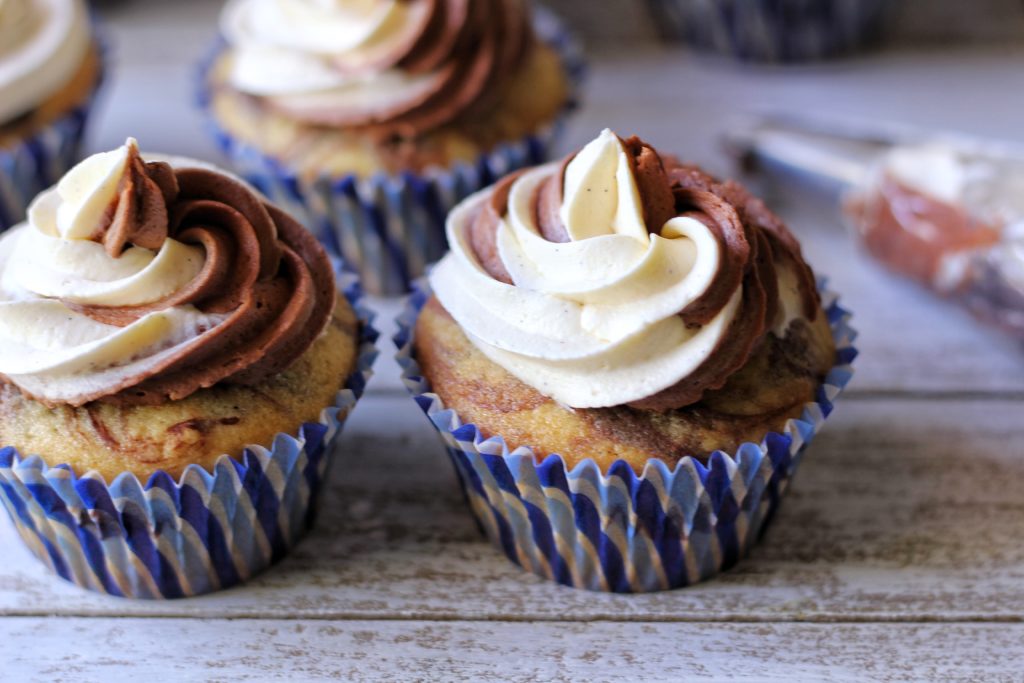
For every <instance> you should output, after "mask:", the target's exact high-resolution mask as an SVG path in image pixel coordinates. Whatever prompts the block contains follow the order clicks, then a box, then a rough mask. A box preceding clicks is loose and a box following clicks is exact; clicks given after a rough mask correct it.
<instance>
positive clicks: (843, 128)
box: [724, 114, 1024, 340]
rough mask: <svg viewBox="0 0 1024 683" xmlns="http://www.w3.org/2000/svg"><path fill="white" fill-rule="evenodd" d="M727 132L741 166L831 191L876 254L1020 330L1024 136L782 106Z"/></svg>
mask: <svg viewBox="0 0 1024 683" xmlns="http://www.w3.org/2000/svg"><path fill="white" fill-rule="evenodd" d="M724 142H725V146H726V149H727V150H728V151H729V153H730V154H731V155H732V156H733V157H734V158H735V159H736V160H737V161H738V162H739V163H740V164H741V165H742V166H743V168H744V169H745V170H747V171H752V172H759V173H766V174H769V175H772V176H781V177H783V178H785V179H786V180H790V181H795V182H799V183H802V184H805V185H811V186H814V187H816V188H817V189H820V190H822V191H827V192H830V193H832V194H836V195H838V197H839V204H840V207H841V210H842V213H843V215H844V217H845V219H846V222H847V224H848V225H849V226H850V227H851V229H852V231H853V233H854V235H855V236H856V238H857V240H858V241H859V242H860V243H861V244H862V245H863V246H864V247H865V249H866V250H867V251H868V253H870V254H871V255H872V256H873V257H874V258H875V259H877V260H878V261H880V262H881V263H882V264H884V265H885V266H886V267H888V268H889V269H891V270H893V271H895V272H897V273H899V274H901V275H904V276H906V277H909V278H911V279H913V280H916V281H917V282H919V283H921V284H923V285H924V286H926V287H928V288H929V289H931V290H932V291H934V292H936V293H937V294H939V295H940V296H942V297H944V298H946V299H949V300H950V301H953V302H955V303H957V304H959V305H961V306H963V307H965V308H966V309H968V310H969V311H970V312H971V313H972V314H974V315H975V316H976V317H977V318H979V319H980V320H983V321H985V322H987V323H990V324H993V325H995V326H997V327H999V328H1001V329H1003V330H1005V331H1006V332H1008V333H1010V334H1011V335H1014V336H1015V337H1017V338H1018V339H1021V340H1024V146H1021V145H1019V144H1015V143H1010V142H1000V141H996V140H985V139H980V138H973V137H969V136H965V135H958V134H951V133H941V132H929V131H925V130H921V129H919V128H913V127H910V126H901V125H895V124H878V123H864V122H856V121H843V120H835V119H829V120H824V119H815V118H809V117H800V116H795V115H781V114H779V115H773V114H765V115H761V116H756V117H752V118H749V119H746V120H743V121H740V122H739V123H738V125H735V126H733V127H732V128H731V129H730V132H729V133H727V135H726V136H725V140H724Z"/></svg>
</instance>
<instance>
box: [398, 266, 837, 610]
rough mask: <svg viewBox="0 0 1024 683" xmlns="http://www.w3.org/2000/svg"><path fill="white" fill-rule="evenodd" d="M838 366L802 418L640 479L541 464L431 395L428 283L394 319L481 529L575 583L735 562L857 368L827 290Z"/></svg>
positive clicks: (410, 377) (647, 587)
mask: <svg viewBox="0 0 1024 683" xmlns="http://www.w3.org/2000/svg"><path fill="white" fill-rule="evenodd" d="M822 293H823V299H824V308H825V311H826V314H827V315H828V320H829V323H830V326H831V329H832V334H833V336H834V338H835V342H836V349H837V351H836V363H835V366H834V367H833V368H832V369H831V370H830V371H829V373H828V375H827V376H826V378H825V381H824V383H823V384H822V386H821V387H819V389H818V392H817V398H816V400H815V401H813V402H811V403H808V404H806V405H805V406H804V409H803V414H802V415H801V417H800V419H796V420H790V421H789V422H787V424H786V426H785V429H784V430H783V432H782V433H781V434H779V433H774V432H773V433H769V434H767V435H766V436H765V437H764V439H763V440H762V441H761V443H760V444H755V443H745V444H742V445H741V446H740V447H739V448H738V449H737V450H736V452H735V453H731V454H730V453H724V452H721V451H716V452H715V453H713V454H712V455H711V457H710V459H709V460H708V462H707V464H703V463H701V462H700V461H699V460H697V459H695V458H692V457H685V458H683V459H682V460H681V461H680V462H679V463H678V464H677V465H676V466H675V467H671V466H670V465H669V464H667V463H666V462H664V461H662V460H657V459H652V460H649V461H648V462H647V464H646V466H645V467H644V470H643V473H642V474H641V475H640V476H637V475H636V474H635V472H634V471H633V469H632V468H631V467H630V466H629V465H628V464H627V463H626V462H624V461H621V460H620V461H617V462H615V463H613V464H612V466H611V467H610V468H609V470H608V472H602V471H601V469H600V468H599V467H598V465H597V463H596V462H594V460H592V459H587V460H584V461H582V462H580V463H578V464H577V465H576V466H575V467H573V468H571V469H570V468H569V467H568V466H567V464H566V461H565V460H564V459H563V458H562V457H561V456H559V455H550V456H548V457H547V458H545V459H544V460H543V461H542V462H539V463H538V462H537V459H536V457H535V456H534V453H533V451H532V450H531V449H530V448H529V447H525V446H524V447H519V448H516V449H515V450H512V451H510V450H509V447H508V445H507V444H506V443H505V440H504V439H503V438H502V437H501V436H500V435H497V436H493V437H491V438H486V437H484V435H482V434H481V433H480V430H479V429H477V427H476V426H475V425H473V424H464V423H463V421H462V420H461V419H460V418H459V416H458V415H457V414H456V413H455V411H453V410H450V409H447V408H445V406H444V403H443V402H442V401H441V399H440V398H439V397H438V396H437V395H436V394H433V393H430V386H429V383H428V382H427V381H426V380H425V379H424V378H423V377H422V376H421V374H420V369H419V366H418V365H417V363H416V359H415V357H414V355H413V347H412V342H413V333H414V328H415V324H416V319H417V317H418V316H419V312H420V309H421V308H422V307H423V305H424V303H425V302H426V300H427V299H428V298H429V296H430V293H429V291H428V289H427V285H426V283H424V282H420V283H417V288H416V289H415V290H414V292H413V294H412V295H411V297H410V298H409V300H408V304H407V308H406V310H405V311H404V312H403V313H402V315H401V316H400V317H399V319H398V327H399V331H398V334H397V335H396V336H395V344H396V346H397V347H398V349H399V351H398V354H397V356H396V359H397V360H398V363H399V365H400V366H401V367H402V378H403V381H404V382H405V385H406V387H407V388H408V389H409V391H410V392H411V393H412V394H413V396H414V397H415V400H416V403H417V404H418V405H419V407H420V408H421V409H422V410H423V412H424V413H425V414H426V415H427V417H428V418H429V419H430V422H431V424H433V426H434V427H435V428H436V429H437V431H438V433H439V434H440V435H441V439H442V441H443V442H444V444H445V446H446V448H447V451H448V455H449V456H450V457H451V460H452V462H453V464H454V465H455V470H456V472H457V473H458V477H459V481H460V483H461V485H462V488H463V491H464V493H465V495H466V498H467V500H468V502H469V505H470V507H471V508H472V510H473V512H474V513H475V515H476V518H477V520H478V521H479V523H480V525H481V527H482V528H483V530H484V532H485V533H486V534H487V536H488V537H489V538H490V539H491V541H492V542H493V543H494V544H495V545H496V546H497V547H498V548H499V549H501V550H502V551H503V552H504V553H505V554H506V555H507V556H508V557H509V559H511V560H512V561H513V562H515V563H517V564H519V565H520V566H522V567H523V568H524V569H527V570H529V571H531V572H533V573H535V574H538V575H540V576H542V577H544V578H546V579H550V580H552V581H557V582H558V583H561V584H565V585H568V586H574V587H576V588H586V589H590V590H598V591H614V592H645V591H656V590H665V589H671V588H678V587H682V586H687V585H690V584H693V583H696V582H698V581H702V580H704V579H707V578H708V577H711V576H713V575H715V574H716V573H718V572H719V571H721V570H723V569H726V568H728V567H730V566H732V565H733V564H734V563H735V562H736V561H737V560H738V559H739V558H741V557H742V556H743V555H744V554H745V553H746V552H747V550H749V548H750V547H751V546H752V545H753V544H754V542H755V541H756V540H757V539H758V537H759V535H760V534H761V532H762V530H763V528H764V526H765V524H766V523H767V522H768V520H769V519H771V517H772V515H773V514H774V512H775V510H776V508H777V507H778V504H779V501H780V499H781V498H782V495H783V494H784V493H785V491H786V489H787V488H788V486H789V483H790V481H791V479H792V477H793V475H794V473H795V472H796V469H797V466H798V465H799V464H800V460H801V458H802V457H803V455H804V451H805V449H806V447H807V445H808V444H809V443H810V441H811V439H812V438H813V437H814V435H815V433H817V431H818V430H819V429H820V428H821V426H822V424H823V423H824V421H825V418H826V417H828V415H829V414H830V413H831V412H832V407H833V402H834V401H835V400H836V397H837V396H838V395H839V394H840V392H841V391H842V390H843V388H844V387H845V386H846V384H847V383H848V382H849V381H850V378H851V377H852V374H853V368H852V366H851V363H852V361H853V359H854V357H855V356H856V354H857V351H856V349H855V348H854V347H853V343H852V342H853V339H854V337H855V332H854V330H853V329H852V328H851V327H850V326H849V324H848V320H849V317H850V315H849V313H847V311H845V310H844V309H842V308H841V307H840V306H839V305H838V303H837V297H836V295H835V294H833V293H831V292H828V291H827V290H825V289H824V283H822Z"/></svg>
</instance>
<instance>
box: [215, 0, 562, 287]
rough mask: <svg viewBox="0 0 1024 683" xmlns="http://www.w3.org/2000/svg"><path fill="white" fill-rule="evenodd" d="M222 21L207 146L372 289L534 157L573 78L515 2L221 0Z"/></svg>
mask: <svg viewBox="0 0 1024 683" xmlns="http://www.w3.org/2000/svg"><path fill="white" fill-rule="evenodd" d="M222 32H223V37H224V39H225V40H226V47H224V46H222V47H221V49H218V51H217V53H216V55H215V56H214V58H213V59H212V60H211V61H210V63H209V64H208V65H206V66H204V83H203V91H204V96H203V102H204V104H205V105H206V106H207V107H208V109H209V112H210V114H211V118H212V120H213V122H214V124H215V129H216V134H217V137H218V140H219V142H220V143H221V145H222V146H223V148H224V149H225V150H226V152H227V153H228V155H229V156H230V157H231V158H232V160H233V161H234V163H235V164H236V165H237V167H238V169H239V170H240V171H241V172H242V173H243V175H245V176H246V177H247V178H248V179H249V180H250V181H251V182H253V183H254V184H256V185H257V186H258V187H260V188H261V189H262V190H264V191H265V192H266V193H267V194H268V195H269V196H271V197H272V198H273V199H275V200H276V201H278V202H280V203H283V204H285V205H287V206H288V207H290V208H291V209H292V210H294V211H302V212H304V213H305V214H306V215H307V216H308V218H309V223H310V226H309V227H311V229H313V230H314V231H316V232H317V233H318V235H319V236H320V237H322V238H324V239H325V240H327V241H329V242H330V243H332V244H334V245H335V246H337V247H338V248H340V250H341V253H342V254H343V255H344V257H345V259H346V260H347V261H348V262H349V263H351V264H353V265H354V266H356V267H357V268H358V269H359V271H360V274H361V276H362V279H363V281H364V285H365V286H366V287H367V289H368V290H370V291H373V292H376V293H399V292H402V291H405V290H407V289H408V287H409V285H410V283H411V281H412V279H413V278H415V277H417V276H419V275H421V274H422V273H423V272H424V268H425V266H426V264H427V263H430V262H432V261H434V260H436V259H437V258H439V257H440V256H441V255H442V254H443V253H444V250H445V248H446V245H445V239H444V217H445V214H446V213H447V211H448V209H450V208H451V207H452V206H453V205H454V204H455V203H456V202H458V201H459V200H460V199H462V198H463V197H465V196H466V195H468V194H469V193H471V192H474V191H476V190H478V189H480V188H482V187H484V186H486V185H487V184H489V183H490V182H491V181H492V180H493V179H494V178H495V177H499V176H501V175H503V174H504V173H506V172H508V171H510V170H514V169H516V168H520V167H523V166H527V165H531V164H534V163H537V162H539V161H541V160H543V159H544V158H545V157H546V155H547V153H548V149H549V147H550V146H551V144H552V141H553V139H554V136H555V134H556V132H557V131H558V129H559V128H560V124H561V121H562V118H563V115H564V114H565V113H566V112H567V111H568V109H569V108H570V107H571V105H572V103H573V101H574V97H575V85H576V81H577V78H578V77H579V76H580V73H581V67H580V64H579V59H578V55H577V52H576V50H575V48H574V46H573V44H572V41H571V40H570V39H569V37H568V36H567V35H566V33H565V31H564V30H563V29H562V27H561V26H560V25H559V23H558V22H557V21H556V20H555V19H554V18H553V17H551V16H550V15H548V14H543V13H535V12H532V11H531V9H530V7H529V5H528V4H527V3H526V2H525V1H524V0H479V1H474V2H466V1H465V0H409V1H406V2H398V1H396V0H373V1H370V2H351V1H346V0H334V1H331V2H323V1H314V0H231V2H229V3H228V4H227V6H226V7H225V8H224V11H223V14H222Z"/></svg>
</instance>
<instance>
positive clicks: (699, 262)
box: [430, 130, 742, 408]
mask: <svg viewBox="0 0 1024 683" xmlns="http://www.w3.org/2000/svg"><path fill="white" fill-rule="evenodd" d="M557 168H558V165H557V164H549V165H546V166H541V167H539V168H537V169H534V170H531V171H528V172H527V173H525V174H524V175H522V176H521V177H520V178H519V179H517V180H516V181H515V182H514V183H513V184H512V186H511V189H510V193H509V199H508V212H507V214H506V215H505V216H504V217H503V219H502V221H501V222H500V224H499V226H498V229H497V233H496V236H495V237H496V244H497V250H498V253H499V255H500V259H501V262H502V263H503V264H504V267H505V268H506V270H507V271H508V274H509V275H510V277H511V280H512V282H511V283H506V282H502V281H500V280H498V279H496V278H494V277H492V275H491V274H490V273H488V272H487V271H486V270H485V269H484V267H483V266H482V265H481V263H480V261H479V259H478V258H477V255H476V254H475V252H474V249H473V247H472V245H471V243H470V239H471V237H470V233H469V226H470V223H471V219H472V217H473V216H474V215H475V214H476V213H478V212H479V211H480V210H481V206H482V205H483V203H484V202H486V201H487V199H488V198H489V196H490V191H487V190H485V191H484V192H482V193H479V194H477V195H476V196H474V197H472V198H471V199H469V200H468V201H467V202H465V203H464V204H462V205H461V206H460V207H458V208H457V209H456V210H455V211H454V212H453V213H452V214H451V216H450V219H449V223H448V239H449V242H450V244H451V252H450V254H449V255H448V256H446V257H445V258H444V259H443V260H442V261H441V262H440V263H439V264H438V266H437V267H436V268H435V269H434V271H433V273H432V275H431V278H430V284H431V288H432V290H433V291H434V293H435V294H436V295H437V297H438V299H439V300H440V301H441V303H442V304H443V305H444V307H445V308H446V309H447V310H448V311H449V313H450V314H451V315H452V316H453V317H454V318H455V320H456V321H458V323H459V324H460V326H461V327H462V328H463V330H464V331H465V332H466V334H467V335H468V336H469V338H470V339H471V340H472V341H473V343H474V344H475V345H476V346H477V347H478V348H479V349H480V350H481V351H482V352H483V353H484V354H486V355H487V356H488V357H489V358H490V359H491V360H492V361H494V362H495V363H497V364H498V365H500V366H502V367H503V368H505V369H506V370H508V371H509V372H510V373H512V374H513V375H515V376H516V377H518V378H519V379H520V380H522V381H523V382H525V383H527V384H529V385H530V386H532V387H534V388H535V389H537V390H538V391H540V392H542V393H544V394H546V395H548V396H551V397H552V398H554V399H556V400H557V401H560V402H562V403H564V404H566V405H568V406H571V407H574V408H597V407H606V406H614V405H622V404H626V403H630V402H632V401H637V400H640V399H643V398H646V397H650V396H652V395H654V394H657V393H658V392H659V391H661V390H663V389H667V388H668V387H671V386H672V385H674V384H676V383H677V382H678V381H679V380H681V379H682V378H684V377H686V376H687V375H689V374H690V373H692V372H693V371H695V370H696V369H697V368H698V367H700V366H701V364H703V363H704V362H705V361H706V360H707V359H708V358H709V356H710V355H711V354H712V353H713V352H714V351H715V349H716V347H717V346H718V344H719V342H720V341H721V340H722V338H723V336H724V335H725V334H726V333H727V331H728V329H729V327H730V324H731V323H732V321H733V319H734V317H735V316H736V314H737V310H738V308H739V305H740V300H741V297H742V292H741V289H740V288H737V289H736V290H735V291H734V292H733V293H732V294H731V295H730V296H729V298H728V301H727V303H726V304H725V306H723V307H722V308H721V310H720V311H719V312H718V313H717V314H716V315H715V316H714V317H713V318H712V319H711V320H710V321H709V322H708V323H707V324H704V325H702V326H700V327H699V328H693V327H689V326H687V324H686V323H685V322H684V320H683V318H682V317H680V316H679V315H678V314H679V313H680V312H681V311H683V310H684V309H686V308H687V306H689V305H690V304H691V303H693V302H694V301H696V300H697V299H699V298H700V297H701V296H703V295H704V294H705V293H706V292H707V290H708V288H709V287H710V286H711V284H712V282H713V281H714V279H715V276H716V273H717V272H718V268H719V264H720V262H721V256H722V255H721V247H720V244H719V241H718V240H717V239H716V238H715V236H714V235H713V233H712V232H711V230H710V229H709V228H708V227H707V226H706V225H705V224H704V223H702V222H701V221H700V220H697V219H695V218H692V217H687V216H676V217H674V218H672V219H670V220H669V221H667V222H666V223H665V224H664V225H663V226H662V227H661V230H660V231H658V232H656V233H652V232H649V231H648V228H647V226H646V224H645V220H644V216H643V208H642V204H641V199H640V196H639V190H638V188H637V183H636V180H635V178H634V175H633V171H632V169H631V166H630V161H629V159H628V157H627V155H626V151H625V149H624V148H623V145H622V142H621V141H620V140H619V138H618V137H616V136H615V134H614V133H612V132H611V131H608V130H605V131H604V132H602V133H601V135H600V136H599V137H598V138H597V139H596V140H594V141H593V142H591V143H590V144H588V145H587V146H586V147H584V148H583V150H582V151H581V152H580V153H579V154H578V155H577V156H576V157H575V158H574V159H573V160H572V161H571V162H570V163H569V164H568V166H567V167H566V170H565V178H564V197H563V201H562V204H561V207H560V209H559V217H560V218H561V221H562V223H563V224H564V226H565V229H566V231H567V233H568V237H569V241H567V242H552V241H549V240H548V239H546V238H545V237H544V236H543V235H542V234H541V231H540V229H539V227H538V225H537V219H536V216H537V214H536V210H535V205H534V198H535V195H536V193H537V191H538V188H539V186H540V185H541V184H542V183H543V182H545V181H546V180H548V179H549V178H550V177H552V175H553V174H555V173H556V171H557Z"/></svg>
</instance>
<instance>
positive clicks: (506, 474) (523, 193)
mask: <svg viewBox="0 0 1024 683" xmlns="http://www.w3.org/2000/svg"><path fill="white" fill-rule="evenodd" d="M448 237H449V241H450V243H451V245H452V249H451V253H450V254H448V255H447V256H446V257H445V258H444V259H443V260H442V261H441V262H440V263H439V264H438V265H437V266H436V268H435V269H434V270H433V271H432V273H431V276H430V280H429V291H427V290H425V291H424V292H422V293H420V294H418V295H416V296H414V297H413V300H412V303H413V306H412V309H411V310H410V312H409V314H408V315H407V316H406V317H404V318H403V319H402V320H401V321H400V324H401V327H402V332H401V333H400V334H399V338H398V339H397V342H398V343H399V345H400V347H401V351H400V352H399V361H400V363H401V364H402V365H403V366H404V370H405V372H404V376H405V378H406V381H407V384H408V385H409V387H410V388H411V389H412V390H413V392H414V393H415V394H416V395H417V400H418V402H419V404H420V406H421V407H422V408H423V409H424V410H425V412H427V414H428V416H429V417H430V418H431V420H432V422H433V424H434V425H435V426H436V427H437V428H438V430H439V431H440V432H441V435H442V438H443V439H444V441H445V443H446V445H447V446H448V449H449V453H450V455H451V456H452V458H453V460H454V462H455V465H456V469H457V470H458V471H459V474H460V479H461V481H462V484H463V486H464V487H465V488H466V491H467V495H468V498H469V500H470V502H471V503H472V506H473V509H474V511H475V512H476V514H477V516H478V518H479V519H480V521H481V523H482V525H483V526H484V528H485V529H486V530H487V531H488V533H489V534H490V536H491V537H492V540H494V541H495V542H496V543H497V544H498V545H499V546H500V547H502V548H503V549H504V550H505V552H506V553H507V554H508V555H509V556H510V557H511V558H512V559H513V560H514V561H516V562H518V563H519V564H522V565H523V566H524V567H527V568H528V569H530V570H532V571H534V572H536V573H539V574H541V575H543V576H546V577H548V578H551V579H553V580H557V581H559V582H562V583H566V584H569V585H573V586H578V587H586V588H592V589H598V590H613V591H643V590H656V589H664V588H672V587H678V586H682V585H687V584H689V583H692V582H694V581H697V580H700V579H703V578H706V577H707V576H710V575H711V574H713V573H715V572H716V571H718V570H719V569H721V568H723V567H726V566H729V565H730V564H732V563H733V562H735V561H736V560H737V559H738V558H739V557H740V556H741V555H742V553H743V552H744V551H745V550H746V549H747V548H748V547H749V546H750V544H751V543H752V542H753V541H754V540H755V539H756V538H757V535H758V534H759V532H760V530H761V528H762V526H763V523H764V521H765V520H766V519H767V518H768V517H769V516H770V515H771V513H772V512H773V510H774V508H775V505H776V504H777V502H778V499H779V496H780V495H781V493H782V491H783V490H784V488H785V485H786V483H787V482H788V480H789V478H790V477H791V476H792V474H793V472H794V471H795V467H796V464H797V463H798V462H799V459H800V457H801V455H802V453H803V449H804V447H805V446H806V444H807V442H808V441H809V440H810V438H811V436H812V435H813V433H814V431H815V430H816V429H817V427H818V426H820V423H821V421H822V420H823V419H824V417H825V416H826V415H828V413H829V412H830V411H831V407H832V403H831V402H832V400H833V399H834V397H835V395H836V394H837V393H838V391H839V390H840V389H841V388H842V387H843V386H844V385H845V383H846V382H847V381H848V379H849V376H850V370H849V367H848V363H849V362H850V361H851V360H852V358H853V355H854V352H853V350H852V348H851V347H850V346H849V341H850V337H851V332H850V330H849V328H848V327H846V324H845V321H846V314H845V313H844V312H843V311H842V310H841V309H839V308H838V307H837V306H835V302H834V297H833V296H832V295H828V296H827V297H826V299H825V300H824V301H823V299H822V295H821V293H820V292H819V290H818V288H817V286H816V282H815V277H814V274H813V273H812V271H811V269H810V267H809V266H808V265H807V264H806V262H805V261H804V259H803V256H802V254H801V250H800V246H799V244H798V243H797V241H796V240H795V239H794V238H793V236H792V235H791V234H790V233H789V231H788V230H787V229H786V227H785V226H784V225H783V223H782V222H781V221H780V220H779V219H778V218H777V217H776V216H775V215H774V214H772V213H771V212H770V211H769V210H768V209H767V208H766V207H765V205H764V204H763V203H762V202H760V201H759V200H757V199H756V198H754V197H753V196H751V195H750V194H749V193H748V192H747V191H746V190H745V189H743V188H742V187H741V186H740V185H738V184H736V183H733V182H721V181H719V180H717V179H715V178H713V177H711V176H709V175H708V174H706V173H704V172H703V171H701V170H700V169H699V168H696V167H694V166H689V165H684V164H681V163H679V162H678V161H676V160H675V159H673V158H671V157H662V156H661V155H659V154H658V152H657V151H656V150H654V149H653V148H652V147H650V146H649V145H647V144H646V143H644V142H643V141H641V140H639V139H637V138H630V139H628V140H623V139H621V138H619V137H617V136H616V135H615V134H613V133H612V132H610V131H604V132H603V133H602V134H601V135H600V136H599V137H598V138H597V139H596V140H594V141H593V142H591V143H590V144H588V145H587V146H586V147H584V148H583V149H582V150H581V151H580V152H579V153H577V154H575V155H571V156H570V157H568V158H567V159H565V160H564V161H563V162H562V163H560V164H558V163H556V164H550V165H546V166H541V167H538V168H536V169H532V170H529V171H526V172H522V173H518V174H514V175H511V176H509V177H507V178H505V179H504V180H503V181H501V182H499V183H498V184H497V185H496V186H495V187H494V188H492V189H489V190H485V191H483V192H480V193H478V194H476V195H474V196H473V197H471V198H470V199H468V200H467V201H466V202H464V203H463V204H461V205H460V206H459V207H457V208H456V209H455V210H454V211H453V212H452V214H451V216H450V218H449V223H448Z"/></svg>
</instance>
